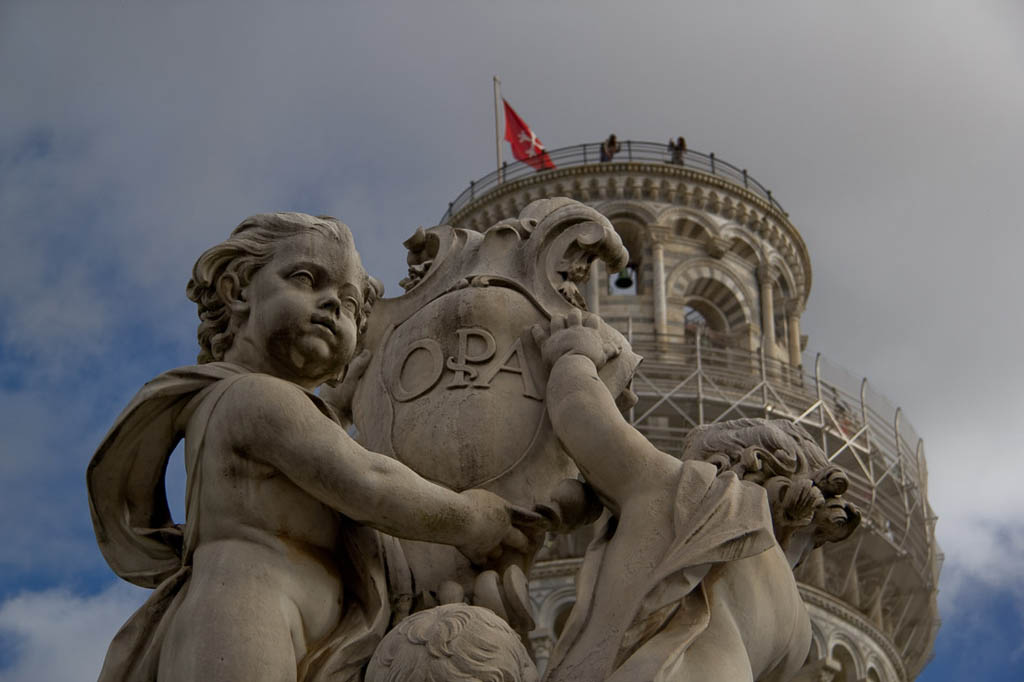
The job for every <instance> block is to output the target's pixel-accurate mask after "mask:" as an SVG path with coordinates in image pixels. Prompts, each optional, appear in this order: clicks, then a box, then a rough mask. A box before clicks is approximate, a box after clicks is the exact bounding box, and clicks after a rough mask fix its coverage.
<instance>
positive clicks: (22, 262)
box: [0, 0, 1024, 682]
mask: <svg viewBox="0 0 1024 682" xmlns="http://www.w3.org/2000/svg"><path fill="white" fill-rule="evenodd" d="M1022 35H1024V5H1021V4H1020V3H1019V2H1016V1H1015V0H1006V1H999V0H979V1H977V2H946V1H937V0H933V1H929V2H910V1H904V2H898V3H892V2H880V1H872V2H858V3H840V2H820V1H818V2H811V1H807V2H753V1H744V2H740V1H738V0H720V1H719V2H715V3H712V2H707V3H691V2H679V1H678V0H677V1H674V2H635V3H625V2H568V1H565V2H536V1H532V0H520V1H519V2H508V1H506V2H496V1H481V0H477V1H476V2H471V1H469V0H465V1H462V2H456V1H450V0H443V1H442V0H435V1H434V2H430V3H426V2H412V1H411V0H410V1H408V2H389V1H383V0H379V1H378V2H374V3H369V2H364V3H357V2H345V1H343V0H336V1H333V2H328V1H327V0H321V1H319V2H290V3H266V5H264V4H263V3H259V2H247V3H235V2H217V3H209V2H203V3H200V2H175V3H167V2H163V3H158V2H135V3H109V4H108V3H102V2H96V1H91V2H71V1H68V2H63V3H57V2H44V1H41V0H32V1H30V2H22V1H19V0H3V1H2V2H0V64H3V65H4V68H3V69H2V70H0V231H2V233H0V234H2V247H0V434H2V435H0V491H2V492H0V517H2V518H4V519H5V523H4V528H5V530H4V532H3V534H2V542H0V682H14V681H19V682H28V681H32V682H49V681H53V682H56V681H58V680H72V679H74V680H78V679H82V680H86V679H93V678H94V677H95V674H96V672H97V671H98V669H99V663H100V661H101V659H102V656H103V653H104V651H105V647H106V644H107V642H108V641H109V639H110V637H111V636H112V635H113V633H114V632H115V630H116V629H117V627H118V626H119V625H120V624H121V622H122V621H123V620H124V619H125V618H126V617H127V615H128V614H129V613H130V612H131V611H132V610H133V609H134V607H135V606H136V605H137V604H138V603H139V602H140V601H141V600H142V599H143V598H144V594H143V591H142V590H138V589H136V588H132V587H130V586H127V585H125V584H121V583H118V582H117V581H116V580H115V579H114V577H113V575H112V573H111V572H110V571H109V569H108V568H107V567H106V565H105V564H104V562H103V560H102V558H101V557H100V554H99V552H98V550H97V549H96V548H95V544H94V539H93V534H92V529H91V525H90V522H89V515H88V509H87V504H86V499H85V486H84V471H85V467H86V464H87V462H88V460H89V458H90V456H91V454H92V451H93V450H94V448H95V447H96V445H97V444H98V443H99V440H100V438H101V437H102V435H103V433H104V432H105V430H106V429H107V428H108V427H109V425H110V423H111V422H112V420H113V418H114V417H115V416H116V414H117V413H118V412H119V411H120V409H121V407H123V405H124V404H125V403H126V402H127V400H128V399H129V398H130V397H131V395H132V394H133V393H134V392H135V390H136V389H137V388H138V387H139V386H140V385H141V384H142V383H143V382H145V381H146V380H148V379H149V378H151V377H152V376H154V375H155V374H157V373H159V372H161V371H163V370H165V369H169V368H171V367H174V366H178V365H183V364H189V363H190V362H192V361H193V359H194V356H195V353H196V347H195V323H196V319H195V310H194V307H193V306H192V305H191V304H190V303H189V302H188V301H187V300H186V299H185V296H184V286H185V282H186V281H187V279H188V275H189V272H190V269H191V265H192V263H193V261H194V259H195V258H196V256H197V255H198V254H199V253H200V252H201V251H202V250H203V249H205V248H206V247H207V246H209V245H211V244H213V243H214V242H216V241H219V240H221V239H223V238H224V237H225V236H226V235H227V233H228V232H229V231H230V230H231V228H232V227H233V226H234V225H235V224H237V223H238V222H239V221H240V220H241V219H242V218H244V217H245V216H247V215H249V214H252V213H257V212H261V211H271V210H299V211H305V212H309V213H329V214H332V215H336V216H339V217H340V218H341V219H342V220H344V221H345V222H347V223H348V224H349V225H351V226H352V227H353V230H354V232H355V234H356V240H357V243H358V245H359V248H360V251H361V253H362V255H363V260H364V262H365V263H366V265H367V267H368V269H369V270H370V271H371V272H374V273H375V274H377V275H378V277H380V278H381V279H382V280H383V281H384V282H385V283H386V285H387V288H388V289H389V291H390V292H391V293H392V294H394V293H395V292H397V291H398V287H397V281H398V279H399V278H400V277H401V276H402V275H403V269H404V256H403V249H402V248H401V246H400V244H401V241H402V240H403V239H404V238H405V237H407V236H408V235H409V234H410V233H411V232H412V230H414V229H415V228H416V227H417V226H418V225H421V224H422V225H427V226H429V225H432V224H434V223H436V222H437V220H439V218H440V216H441V214H442V213H443V212H444V209H445V207H446V205H447V203H448V201H450V200H451V199H453V198H454V197H455V196H456V195H457V194H458V193H459V192H460V191H462V189H463V188H464V187H465V186H466V185H467V184H468V181H469V180H470V179H471V178H475V177H478V176H481V175H483V174H485V173H487V172H489V171H490V170H491V169H492V166H493V163H494V114H493V109H492V107H493V99H492V94H491V76H492V75H493V74H496V73H497V74H499V75H500V76H501V78H502V82H503V94H504V95H505V97H506V98H507V99H508V100H509V101H510V102H511V104H512V105H513V106H514V107H516V109H517V110H518V111H519V113H520V114H521V115H522V116H523V118H524V119H525V120H526V121H527V122H528V123H529V124H530V125H531V126H532V127H533V128H534V130H535V131H536V132H537V134H538V135H539V136H540V137H541V139H543V140H544V142H545V143H546V144H547V145H548V147H549V148H554V147H560V146H565V145H571V144H577V143H581V142H594V141H599V140H600V139H602V138H603V137H605V136H606V135H607V134H608V133H610V132H615V133H617V134H618V136H619V137H620V138H621V139H637V140H656V141H661V140H665V139H667V138H668V137H669V136H675V135H685V136H686V138H687V141H688V143H689V146H690V147H691V148H692V149H695V150H698V151H702V152H715V153H716V154H717V155H718V156H719V157H721V158H723V159H726V160H728V161H731V162H732V163H734V164H736V165H737V166H741V167H745V168H748V169H749V170H750V172H751V173H752V174H753V176H754V177H756V178H757V179H758V180H759V181H760V182H762V183H763V184H765V185H766V186H767V187H769V188H771V189H772V190H773V192H774V194H775V196H776V197H777V198H778V199H779V200H780V202H781V203H782V205H783V206H784V207H785V208H786V210H788V211H789V213H790V216H791V218H792V220H793V222H794V224H795V225H796V226H797V227H798V228H799V229H800V230H801V232H802V234H803V236H804V239H805V240H806V242H807V245H808V248H809V249H810V253H811V259H812V265H813V268H814V284H813V290H812V292H811V297H810V302H809V306H808V309H807V313H806V315H805V316H804V319H803V329H804V331H805V333H807V334H809V336H810V348H811V349H812V350H817V351H822V352H823V353H824V354H825V355H826V356H827V357H828V358H829V359H830V360H831V361H832V362H835V363H837V364H839V365H842V366H844V367H846V368H848V369H849V370H850V372H851V373H853V374H854V375H856V376H861V375H866V376H867V377H869V379H870V381H871V383H872V385H873V386H874V387H875V388H876V389H877V390H879V391H880V392H882V393H884V394H885V395H886V396H888V398H889V399H890V400H892V401H893V402H894V403H896V404H899V405H901V406H902V407H903V410H904V415H905V417H906V418H907V419H908V420H909V421H910V422H911V423H913V425H914V427H915V428H916V430H917V431H918V432H919V433H920V434H921V435H922V436H923V437H924V439H925V444H926V453H927V457H928V462H929V468H930V473H931V479H930V497H931V502H932V505H933V507H934V508H935V510H936V512H937V513H938V515H939V517H940V522H939V526H938V535H939V539H940V542H941V543H942V546H943V549H944V551H945V553H946V564H945V568H944V571H943V576H942V583H941V587H942V593H941V596H940V602H941V609H942V617H943V621H944V626H943V629H942V631H941V632H940V634H939V638H938V641H937V644H936V657H935V659H934V661H933V662H932V663H931V664H930V666H929V667H928V668H927V669H926V671H925V673H924V674H923V676H922V678H921V679H924V680H930V681H931V680H935V681H937V680H960V679H979V680H981V679H984V680H1019V679H1024V494H1021V492H1020V479H1021V474H1022V473H1024V465H1022V464H1021V463H1020V461H1019V456H1020V454H1021V447H1020V444H1021V443H1022V442H1024V419H1022V418H1021V414H1024V360H1022V358H1021V351H1020V345H1021V339H1022V338H1024V323H1022V321H1021V320H1022V318H1024V316H1022V314H1021V309H1022V306H1021V305H1020V303H1019V301H1020V300H1021V299H1020V290H1021V287H1022V285H1024V278H1022V276H1021V275H1020V268H1019V263H1020V261H1021V253H1022V252H1024V236H1022V233H1024V207H1022V198H1021V197H1022V193H1024V172H1022V170H1021V168H1022V165H1021V164H1022V158H1024V134H1022V132H1021V122H1022V121H1024V40H1022V39H1021V36H1022ZM177 479H180V476H177ZM171 492H172V495H180V494H181V485H180V480H172V482H171Z"/></svg>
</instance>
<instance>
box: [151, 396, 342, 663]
mask: <svg viewBox="0 0 1024 682" xmlns="http://www.w3.org/2000/svg"><path fill="white" fill-rule="evenodd" d="M310 409H316V408H315V407H314V406H313V404H312V402H311V403H310ZM218 416H219V415H218V414H216V413H214V414H213V415H212V416H211V419H210V422H209V426H208V428H207V431H206V434H205V439H204V444H203V451H202V452H201V453H199V458H198V464H197V467H198V469H199V470H200V471H199V472H198V473H199V475H200V477H201V478H200V484H199V485H198V486H197V489H196V492H195V494H198V495H200V498H199V500H198V514H197V515H198V517H199V518H198V523H199V532H198V539H197V542H196V543H195V553H194V555H193V560H192V566H193V568H192V576H191V580H190V583H189V586H188V588H187V589H188V591H187V595H186V597H185V599H184V601H183V603H182V605H181V609H180V611H179V612H178V613H177V614H176V616H175V618H174V620H173V623H172V625H171V627H170V629H169V631H168V635H167V639H166V640H165V643H164V646H163V650H162V652H161V665H160V679H161V680H165V679H166V680H174V681H175V682H178V681H181V682H186V681H190V680H208V681H211V682H214V681H216V682H220V681H222V680H223V681H225V682H226V681H228V680H249V679H260V680H274V681H275V682H276V681H277V680H282V681H285V680H287V681H290V680H295V679H296V670H297V666H298V664H299V662H300V661H301V660H302V658H303V657H304V656H305V655H306V654H307V653H308V652H309V650H310V648H311V647H313V646H314V645H315V644H316V643H317V642H319V641H321V640H323V639H324V638H326V637H327V636H329V635H330V634H331V632H332V631H333V630H334V629H335V627H336V626H337V625H338V623H339V621H340V618H341V615H342V613H343V609H344V606H345V604H344V600H343V585H342V578H341V575H340V564H339V562H341V561H345V560H346V559H347V557H345V556H342V555H341V554H340V548H339V540H340V533H341V532H342V527H343V519H342V517H341V515H340V514H339V513H338V512H336V511H334V510H333V509H331V508H330V507H328V506H327V505H325V504H323V503H321V502H320V501H318V500H317V499H315V498H313V497H312V496H310V494H309V493H307V492H305V491H304V490H302V489H301V488H299V487H298V486H297V485H295V484H294V483H292V482H291V481H290V480H289V479H288V478H287V477H286V476H285V475H284V474H283V473H282V472H280V471H278V470H277V469H275V468H274V467H272V466H270V465H268V464H265V463H263V462H261V461H258V460H257V459H254V458H253V457H250V456H248V455H246V454H245V453H243V452H240V451H239V449H238V448H237V447H236V444H235V443H233V442H232V439H231V437H230V430H229V429H223V428H219V425H218ZM196 435H197V434H196ZM196 473H197V472H195V471H190V472H189V475H190V476H195V475H196ZM188 521H189V522H192V521H193V519H188ZM185 652H187V653H185Z"/></svg>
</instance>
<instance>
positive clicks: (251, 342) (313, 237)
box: [234, 231, 365, 388]
mask: <svg viewBox="0 0 1024 682" xmlns="http://www.w3.org/2000/svg"><path fill="white" fill-rule="evenodd" d="M364 277H365V274H364V272H363V267H362V264H361V263H360V262H359V256H358V254H357V253H356V250H355V248H354V247H353V245H352V243H351V241H347V243H345V242H338V241H336V240H335V239H332V238H330V237H327V236H325V235H323V234H321V233H319V232H315V231H309V232H304V233H301V234H298V235H295V236H293V237H289V238H288V239H286V240H284V241H283V242H282V243H281V244H280V245H279V246H278V248H277V251H276V252H275V254H274V256H273V258H272V259H271V261H270V262H269V263H267V264H266V265H264V266H263V267H262V268H260V269H259V270H258V271H257V272H256V274H255V275H254V276H253V278H252V280H251V281H250V282H249V284H248V285H247V286H246V287H245V288H244V289H243V291H242V298H243V300H244V302H245V303H246V304H247V306H248V308H249V311H248V317H247V318H246V320H245V321H244V323H243V324H242V326H241V328H240V330H239V334H238V335H237V336H236V339H235V344H234V345H236V346H237V345H239V344H240V343H242V344H245V345H246V346H248V348H246V349H243V351H242V352H243V353H244V354H245V356H248V357H249V358H251V362H250V364H256V365H260V366H259V367H256V369H258V370H260V371H264V372H267V373H269V374H273V375H274V376H279V377H281V378H282V379H288V380H290V381H294V382H295V383H297V384H300V385H302V386H306V387H307V388H312V387H314V386H317V385H319V384H321V383H323V382H324V381H326V380H328V379H332V378H334V377H336V376H338V375H339V374H340V373H341V371H342V369H344V367H345V365H347V364H348V362H349V360H351V358H352V354H353V352H354V350H355V346H356V333H357V325H356V317H357V316H358V313H359V311H360V308H361V307H362V305H363V292H362V284H363V278H364Z"/></svg>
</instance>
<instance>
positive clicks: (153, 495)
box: [86, 362, 408, 682]
mask: <svg viewBox="0 0 1024 682" xmlns="http://www.w3.org/2000/svg"><path fill="white" fill-rule="evenodd" d="M248 373H249V370H247V369H245V368H243V367H240V366H238V365H234V364H231V363H226V362H211V363H208V364H203V365H195V366H190V367H181V368H178V369H174V370H171V371H169V372H165V373H164V374H161V375H160V376H158V377H156V378H155V379H153V380H152V381H150V382H149V383H147V384H146V385H145V386H143V387H142V389H140V390H139V392H138V393H137V394H136V396H135V397H134V398H133V399H132V400H131V402H130V403H129V404H128V406H127V407H126V408H125V409H124V411H123V412H122V413H121V415H120V416H119V417H118V418H117V420H116V421H115V422H114V425H113V426H112V427H111V429H110V431H109V432H108V433H107V435H106V437H105V438H104V439H103V442H102V443H101V444H100V446H99V448H98V449H97V450H96V453H95V454H94V455H93V458H92V461H91V462H90V463H89V468H88V471H87V474H86V482H87V487H88V494H89V509H90V512H91V514H92V521H93V529H94V530H95V532H96V541H97V543H98V544H99V547H100V551H101V552H102V553H103V556H104V558H105V559H106V560H107V563H108V564H109V565H110V567H111V568H112V569H113V570H114V572H115V573H117V575H119V576H120V577H122V578H124V579H125V580H128V581H130V582H132V583H135V584H136V585H140V586H143V587H149V588H153V590H154V591H153V594H152V595H151V596H150V597H149V599H147V600H146V602H145V604H143V605H142V607H141V608H140V609H139V610H138V611H136V612H135V614H133V615H132V616H131V618H129V620H128V622H127V623H125V625H124V626H123V627H122V628H121V630H120V631H119V632H118V633H117V635H116V636H115V637H114V640H113V642H112V643H111V645H110V648H109V650H108V651H107V657H106V659H105V661H104V664H103V669H102V672H101V673H100V678H99V682H154V681H155V680H156V679H157V671H158V667H159V658H160V648H161V644H162V642H163V638H164V636H165V634H166V631H167V628H168V627H169V625H170V622H171V621H172V619H173V617H174V614H175V612H176V611H177V609H178V607H179V606H180V604H181V602H182V600H183V599H184V597H185V594H186V593H187V590H188V582H189V577H190V576H191V572H192V556H193V553H194V551H195V549H196V542H197V532H198V527H199V524H198V519H199V513H200V509H199V499H200V495H199V491H200V489H201V486H202V477H203V476H202V469H203V466H202V464H203V461H202V460H203V456H202V453H203V441H204V439H205V435H206V430H207V426H208V425H209V421H210V417H211V415H212V413H213V411H214V409H215V407H216V405H217V403H218V401H219V400H220V399H221V397H223V395H224V393H225V392H226V391H227V389H228V388H230V386H231V385H232V384H233V383H234V382H235V381H236V380H238V379H239V378H241V377H242V376H245V375H246V374H248ZM306 394H307V396H308V397H309V399H310V400H311V401H312V403H313V405H314V406H315V407H316V408H317V409H318V410H320V411H321V412H322V413H323V414H324V415H325V416H327V417H329V418H330V419H332V420H334V421H335V422H337V416H336V415H335V414H334V412H333V411H332V410H331V408H330V407H328V406H327V404H326V403H324V402H323V401H322V400H321V399H320V398H319V397H317V396H316V395H314V394H313V393H310V392H308V391H306ZM183 437H184V438H185V467H186V471H187V472H188V482H187V485H186V492H185V514H186V521H187V522H186V524H185V525H184V526H181V525H176V524H174V522H173V521H172V519H171V513H170V509H169V508H168V505H167V495H166V491H165V488H164V474H165V472H166V469H167V461H168V459H169V458H170V456H171V453H172V452H173V451H174V448H175V446H176V445H177V444H178V442H179V441H180V440H181V439H182V438H183ZM342 536H343V545H344V546H343V547H342V548H341V554H340V555H339V559H338V561H339V567H340V569H341V571H342V574H343V577H344V586H345V590H346V602H345V603H346V610H345V613H344V615H343V617H342V620H341V623H340V624H339V625H338V627H337V628H336V629H335V631H334V633H333V634H332V635H331V636H330V637H328V638H327V639H326V640H325V641H323V642H320V643H318V644H317V645H315V646H314V647H313V648H312V650H311V651H310V652H309V653H308V654H307V656H306V657H305V658H304V659H303V660H302V661H301V663H300V666H299V670H298V679H299V680H300V681H301V682H328V681H330V682H358V680H359V679H361V669H362V666H363V664H364V663H365V662H366V661H367V660H369V658H370V656H371V655H372V654H373V650H374V648H375V647H376V645H377V642H378V641H379V640H380V637H381V636H383V634H384V631H385V630H386V628H387V625H388V622H389V620H390V618H391V608H390V604H389V603H388V587H387V583H388V579H389V578H390V579H391V582H392V583H393V584H395V585H396V586H400V588H403V589H400V591H401V592H405V591H406V589H408V587H407V586H408V578H407V573H408V568H407V566H405V564H404V561H403V560H402V556H401V550H400V548H399V546H398V543H397V541H396V540H395V539H394V538H390V537H387V536H382V535H380V534H378V533H377V532H376V531H374V530H372V529H369V528H365V527H362V526H359V525H357V524H355V523H354V522H349V523H348V527H347V528H346V529H345V531H344V532H343V533H342Z"/></svg>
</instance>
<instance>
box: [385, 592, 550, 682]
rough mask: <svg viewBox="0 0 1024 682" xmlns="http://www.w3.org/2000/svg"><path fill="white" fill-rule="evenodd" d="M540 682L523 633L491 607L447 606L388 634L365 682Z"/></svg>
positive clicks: (413, 618)
mask: <svg viewBox="0 0 1024 682" xmlns="http://www.w3.org/2000/svg"><path fill="white" fill-rule="evenodd" d="M457 680H463V681H465V682H536V680H537V669H536V667H535V666H534V665H533V661H532V660H530V656H529V654H528V653H527V652H526V647H524V646H523V643H522V642H521V641H520V639H519V635H517V634H516V633H515V631H514V630H513V629H512V628H511V627H509V625H508V623H506V622H505V621H503V620H502V619H501V618H499V617H498V616H496V615H495V614H494V613H493V612H492V611H489V610H488V609H485V608H482V607H480V606H469V605H467V604H445V605H443V606H437V607H434V608H432V609H427V610H426V611H420V612H419V613H415V614H413V615H411V616H409V617H408V618H406V619H405V620H403V621H402V622H400V623H399V624H398V625H397V626H395V628H394V629H393V630H392V631H391V632H389V633H388V634H387V636H385V637H384V639H383V641H382V642H381V643H380V645H379V646H378V647H377V650H376V651H375V652H374V654H373V658H372V659H370V664H369V667H368V668H367V671H366V682H455V681H457Z"/></svg>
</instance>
